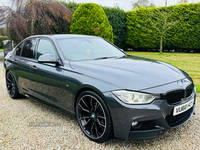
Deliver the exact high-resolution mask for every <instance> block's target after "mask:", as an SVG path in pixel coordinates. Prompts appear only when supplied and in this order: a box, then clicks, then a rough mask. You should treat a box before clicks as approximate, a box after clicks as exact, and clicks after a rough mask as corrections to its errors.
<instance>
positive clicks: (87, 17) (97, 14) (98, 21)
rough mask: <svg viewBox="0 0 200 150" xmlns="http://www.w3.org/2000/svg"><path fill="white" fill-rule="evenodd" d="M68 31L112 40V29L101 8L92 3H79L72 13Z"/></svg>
mask: <svg viewBox="0 0 200 150" xmlns="http://www.w3.org/2000/svg"><path fill="white" fill-rule="evenodd" d="M70 33H72V34H83V35H94V36H99V37H102V38H104V39H106V40H108V41H110V42H113V29H112V26H111V25H110V24H109V21H108V18H107V16H106V14H105V12H104V11H103V9H102V8H101V7H100V6H99V5H98V4H94V3H85V4H81V5H80V6H79V7H78V9H77V10H76V11H75V12H74V14H73V19H72V22H71V26H70Z"/></svg>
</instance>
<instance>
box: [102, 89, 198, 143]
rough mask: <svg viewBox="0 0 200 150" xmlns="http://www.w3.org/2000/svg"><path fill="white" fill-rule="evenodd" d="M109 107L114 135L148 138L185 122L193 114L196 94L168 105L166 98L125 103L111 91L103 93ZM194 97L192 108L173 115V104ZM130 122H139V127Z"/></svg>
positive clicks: (118, 136)
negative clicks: (148, 102) (144, 102)
mask: <svg viewBox="0 0 200 150" xmlns="http://www.w3.org/2000/svg"><path fill="white" fill-rule="evenodd" d="M104 95H105V97H106V103H107V105H108V107H109V110H110V113H111V117H112V123H113V130H114V136H115V137H117V138H121V139H149V138H155V137H157V134H158V133H159V132H160V131H162V130H166V129H170V128H175V127H177V126H180V125H181V124H183V123H185V122H187V121H188V120H189V119H190V118H191V117H192V115H193V112H194V107H195V101H196V94H195V93H194V94H193V96H192V97H191V98H190V99H187V100H186V101H182V102H181V103H179V104H176V105H169V104H168V103H167V102H166V100H154V101H153V102H152V103H151V104H146V105H127V104H124V103H123V102H121V101H120V100H119V99H118V98H116V97H115V96H114V95H113V94H112V93H111V92H107V93H104ZM192 98H194V105H193V107H192V108H190V109H189V110H187V111H186V112H183V113H181V114H179V115H177V116H173V109H174V107H175V106H178V105H181V104H184V103H186V102H188V101H190V100H191V99H192ZM132 122H139V123H138V124H139V128H137V127H136V128H133V127H132V126H131V124H132Z"/></svg>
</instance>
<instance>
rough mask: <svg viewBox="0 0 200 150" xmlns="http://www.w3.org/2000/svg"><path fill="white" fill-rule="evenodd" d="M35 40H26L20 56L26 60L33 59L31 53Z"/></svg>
mask: <svg viewBox="0 0 200 150" xmlns="http://www.w3.org/2000/svg"><path fill="white" fill-rule="evenodd" d="M35 44H36V39H28V40H26V41H25V42H24V46H23V50H22V54H21V56H23V57H27V58H33V51H34V48H35Z"/></svg>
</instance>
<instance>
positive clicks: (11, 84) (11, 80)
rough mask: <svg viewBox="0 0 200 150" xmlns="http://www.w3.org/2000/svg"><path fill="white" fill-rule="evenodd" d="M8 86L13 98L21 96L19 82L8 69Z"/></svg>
mask: <svg viewBox="0 0 200 150" xmlns="http://www.w3.org/2000/svg"><path fill="white" fill-rule="evenodd" d="M6 87H7V91H8V94H9V96H10V97H11V98H13V99H16V98H18V97H19V92H18V88H17V84H16V82H15V78H14V76H13V74H12V72H11V71H8V72H7V74H6Z"/></svg>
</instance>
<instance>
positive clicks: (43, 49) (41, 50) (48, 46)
mask: <svg viewBox="0 0 200 150" xmlns="http://www.w3.org/2000/svg"><path fill="white" fill-rule="evenodd" d="M43 54H52V55H54V56H56V51H55V49H54V46H53V44H52V43H51V42H50V41H48V40H45V39H41V40H40V42H39V44H38V49H37V59H38V58H39V57H40V56H41V55H43Z"/></svg>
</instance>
